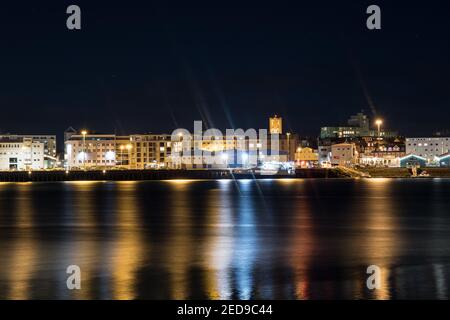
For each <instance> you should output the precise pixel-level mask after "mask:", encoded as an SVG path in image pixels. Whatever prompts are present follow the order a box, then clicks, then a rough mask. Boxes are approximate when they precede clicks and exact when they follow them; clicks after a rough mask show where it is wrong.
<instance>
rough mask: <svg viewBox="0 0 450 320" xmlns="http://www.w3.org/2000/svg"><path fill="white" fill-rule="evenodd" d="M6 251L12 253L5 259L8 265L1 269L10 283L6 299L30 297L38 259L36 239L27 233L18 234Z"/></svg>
mask: <svg viewBox="0 0 450 320" xmlns="http://www.w3.org/2000/svg"><path fill="white" fill-rule="evenodd" d="M8 252H11V253H12V255H11V256H10V258H9V259H8V260H7V261H9V263H8V266H7V267H6V268H5V270H4V271H3V272H4V273H5V274H6V276H5V277H6V278H7V279H8V282H9V283H10V288H9V294H7V296H8V299H11V300H24V299H31V298H32V297H31V292H32V290H31V280H32V279H33V274H34V273H35V272H36V269H37V261H38V248H37V245H36V241H35V239H34V238H33V237H32V236H31V235H30V234H28V233H26V234H19V235H18V236H17V238H16V239H15V240H14V242H13V245H12V247H11V249H9V250H8Z"/></svg>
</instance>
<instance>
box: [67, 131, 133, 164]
mask: <svg viewBox="0 0 450 320" xmlns="http://www.w3.org/2000/svg"><path fill="white" fill-rule="evenodd" d="M127 143H128V144H129V138H128V139H127V138H126V137H123V138H120V137H116V135H114V134H72V135H71V136H70V137H69V138H68V140H66V141H65V155H64V157H65V161H66V167H67V168H68V169H94V168H98V169H101V168H108V167H115V166H116V165H127V164H128V155H126V153H127V152H128V151H129V150H128V149H125V147H122V148H120V146H124V145H126V144H127Z"/></svg>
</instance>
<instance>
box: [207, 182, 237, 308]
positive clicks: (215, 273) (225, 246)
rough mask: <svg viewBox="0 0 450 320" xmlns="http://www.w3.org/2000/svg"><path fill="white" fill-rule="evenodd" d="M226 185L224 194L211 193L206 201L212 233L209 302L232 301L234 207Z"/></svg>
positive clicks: (208, 258) (209, 254)
mask: <svg viewBox="0 0 450 320" xmlns="http://www.w3.org/2000/svg"><path fill="white" fill-rule="evenodd" d="M228 187H230V186H229V185H224V187H223V188H221V189H220V192H213V191H214V190H209V191H210V192H208V195H207V197H206V203H207V208H208V215H207V221H206V222H207V225H208V229H209V230H210V231H209V233H208V236H207V238H206V239H205V241H204V243H205V245H204V247H202V248H201V250H202V252H203V253H204V254H203V259H202V263H203V268H204V269H205V270H206V290H207V294H208V298H209V299H222V300H223V299H230V298H231V291H232V290H231V284H230V265H231V261H232V257H233V245H234V240H233V236H232V232H233V229H232V228H231V227H230V226H231V225H232V210H233V209H232V207H231V206H230V203H231V199H230V195H229V191H228Z"/></svg>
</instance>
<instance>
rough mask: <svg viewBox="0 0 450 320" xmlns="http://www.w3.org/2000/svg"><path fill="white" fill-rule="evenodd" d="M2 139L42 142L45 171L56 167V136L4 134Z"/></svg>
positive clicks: (1, 136)
mask: <svg viewBox="0 0 450 320" xmlns="http://www.w3.org/2000/svg"><path fill="white" fill-rule="evenodd" d="M2 139H6V140H8V139H13V140H20V139H24V140H25V141H30V140H31V141H33V142H40V143H42V144H43V145H44V169H49V168H53V167H55V166H56V161H57V153H56V136H55V135H31V134H30V135H27V134H2V135H0V140H2Z"/></svg>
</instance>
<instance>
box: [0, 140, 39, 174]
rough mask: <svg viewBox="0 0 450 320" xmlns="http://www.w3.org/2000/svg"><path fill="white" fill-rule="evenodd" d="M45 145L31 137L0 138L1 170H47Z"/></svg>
mask: <svg viewBox="0 0 450 320" xmlns="http://www.w3.org/2000/svg"><path fill="white" fill-rule="evenodd" d="M44 161H45V144H44V143H43V142H40V141H34V140H33V139H32V138H30V137H23V136H21V137H18V136H2V137H1V138H0V170H3V171H5V170H42V169H45V164H44Z"/></svg>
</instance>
